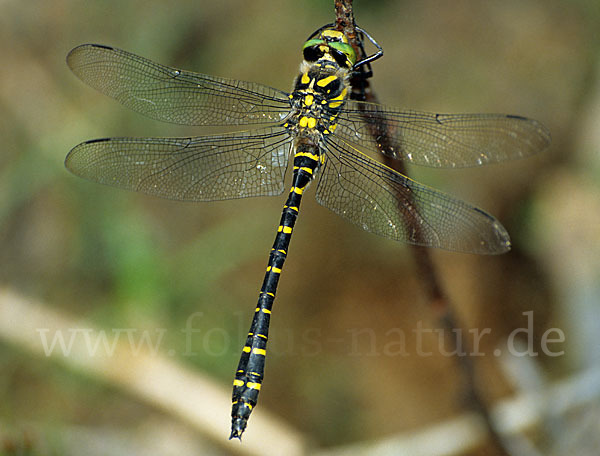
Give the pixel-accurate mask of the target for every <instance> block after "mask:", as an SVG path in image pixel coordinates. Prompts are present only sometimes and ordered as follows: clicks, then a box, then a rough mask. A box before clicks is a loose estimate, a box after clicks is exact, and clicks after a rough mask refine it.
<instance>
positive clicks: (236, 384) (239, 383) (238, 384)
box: [233, 378, 244, 386]
mask: <svg viewBox="0 0 600 456" xmlns="http://www.w3.org/2000/svg"><path fill="white" fill-rule="evenodd" d="M233 386H244V382H243V380H238V379H237V378H236V379H235V380H234V381H233Z"/></svg>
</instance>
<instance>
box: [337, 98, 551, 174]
mask: <svg viewBox="0 0 600 456" xmlns="http://www.w3.org/2000/svg"><path fill="white" fill-rule="evenodd" d="M337 122H338V126H337V129H336V131H335V134H336V135H337V136H340V137H342V138H343V139H344V140H346V141H348V142H351V143H352V144H354V145H356V146H359V147H364V148H366V149H369V150H375V151H381V152H383V153H384V154H385V155H388V156H390V157H393V158H396V159H400V160H405V161H407V162H410V163H414V164H415V165H422V166H432V167H436V168H461V167H469V166H478V165H484V164H487V163H496V162H501V161H505V160H512V159H515V158H522V157H527V156H529V155H532V154H535V153H537V152H540V151H541V150H543V149H545V148H546V147H548V146H549V144H550V133H549V132H548V130H547V129H546V128H545V127H544V126H543V125H542V124H540V123H539V122H537V121H536V120H532V119H527V118H525V117H520V116H511V115H504V114H434V113H428V112H419V111H403V110H400V109H396V108H390V107H387V106H382V105H378V104H374V103H365V102H359V101H349V102H348V103H347V104H346V105H345V106H344V109H343V110H342V112H341V113H340V115H339V117H338V119H337Z"/></svg>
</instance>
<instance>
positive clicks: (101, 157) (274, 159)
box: [65, 127, 292, 201]
mask: <svg viewBox="0 0 600 456" xmlns="http://www.w3.org/2000/svg"><path fill="white" fill-rule="evenodd" d="M291 142H292V140H291V138H290V136H289V135H288V133H287V131H285V130H284V129H283V128H279V127H272V128H265V129H262V130H258V131H253V132H242V133H231V134H224V135H215V136H199V137H191V138H105V139H96V140H91V141H86V142H84V143H81V144H79V145H78V146H76V147H75V148H73V149H72V150H71V152H69V154H68V155H67V158H66V160H65V166H66V167H67V168H68V169H69V170H70V171H71V172H72V173H74V174H76V175H78V176H80V177H83V178H85V179H89V180H91V181H94V182H98V183H101V184H106V185H112V186H114V187H120V188H125V189H128V190H135V191H140V192H143V193H148V194H150V195H155V196H160V197H163V198H169V199H175V200H182V201H214V200H225V199H234V198H244V197H248V196H270V195H279V194H281V192H282V191H283V184H284V177H285V170H286V167H287V164H288V158H289V151H290V145H291Z"/></svg>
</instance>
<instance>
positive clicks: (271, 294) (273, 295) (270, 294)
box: [267, 292, 275, 312]
mask: <svg viewBox="0 0 600 456" xmlns="http://www.w3.org/2000/svg"><path fill="white" fill-rule="evenodd" d="M267 295H269V296H272V297H275V293H269V292H267ZM269 312H270V311H269Z"/></svg>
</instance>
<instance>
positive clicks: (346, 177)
mask: <svg viewBox="0 0 600 456" xmlns="http://www.w3.org/2000/svg"><path fill="white" fill-rule="evenodd" d="M324 147H325V149H326V157H327V158H326V161H325V164H324V165H323V167H322V168H321V173H322V174H321V178H320V180H319V185H318V187H317V194H316V198H317V201H318V202H319V203H320V204H322V205H323V206H325V207H327V208H329V209H331V210H332V211H333V212H335V213H337V214H339V215H341V216H342V217H344V218H346V219H347V220H349V221H350V222H352V223H354V224H356V225H358V226H360V227H361V228H363V229H364V230H366V231H369V232H371V233H374V234H378V235H380V236H384V237H387V238H390V239H393V240H396V241H403V242H408V243H410V244H416V245H422V246H427V247H437V248H441V249H447V250H454V251H459V252H467V253H479V254H497V253H503V252H506V251H508V250H509V249H510V239H509V236H508V233H507V232H506V230H505V229H504V227H503V226H502V225H501V224H500V223H499V222H498V221H497V220H496V219H495V218H494V217H492V216H491V215H488V214H487V213H485V212H484V211H482V210H481V209H478V208H476V207H473V206H470V205H469V204H467V203H465V202H463V201H460V200H457V199H454V198H452V197H450V196H449V195H446V194H444V193H441V192H439V191H436V190H434V189H433V188H430V187H427V186H425V185H422V184H419V183H418V182H415V181H414V180H412V179H409V178H408V177H406V176H403V175H402V174H400V173H398V172H396V171H394V170H393V169H391V168H388V167H387V166H385V165H383V164H381V163H378V162H376V161H375V160H373V159H371V158H370V157H368V156H366V155H364V154H363V153H361V152H360V151H358V150H357V149H355V148H353V147H352V146H351V145H349V144H347V143H345V142H344V141H342V140H339V139H335V140H334V141H333V142H332V143H329V144H326V145H325V146H324Z"/></svg>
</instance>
